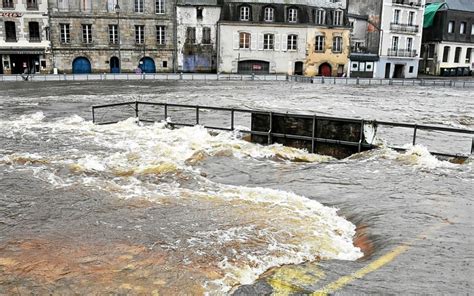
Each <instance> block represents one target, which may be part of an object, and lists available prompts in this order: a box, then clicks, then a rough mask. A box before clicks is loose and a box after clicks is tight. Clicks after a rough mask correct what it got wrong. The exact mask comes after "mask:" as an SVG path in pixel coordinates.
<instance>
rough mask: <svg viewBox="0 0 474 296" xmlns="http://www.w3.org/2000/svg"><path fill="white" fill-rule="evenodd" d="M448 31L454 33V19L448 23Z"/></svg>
mask: <svg viewBox="0 0 474 296" xmlns="http://www.w3.org/2000/svg"><path fill="white" fill-rule="evenodd" d="M448 33H454V21H449V23H448Z"/></svg>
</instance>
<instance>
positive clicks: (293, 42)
mask: <svg viewBox="0 0 474 296" xmlns="http://www.w3.org/2000/svg"><path fill="white" fill-rule="evenodd" d="M287 48H288V50H297V49H298V35H294V34H292V35H288V42H287Z"/></svg>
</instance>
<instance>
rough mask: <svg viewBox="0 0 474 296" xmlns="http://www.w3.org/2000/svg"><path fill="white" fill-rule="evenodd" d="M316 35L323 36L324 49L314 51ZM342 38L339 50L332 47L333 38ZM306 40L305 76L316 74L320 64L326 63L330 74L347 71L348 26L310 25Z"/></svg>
mask: <svg viewBox="0 0 474 296" xmlns="http://www.w3.org/2000/svg"><path fill="white" fill-rule="evenodd" d="M316 36H324V40H325V41H324V49H323V50H322V51H316V50H315V46H316ZM336 36H338V37H341V38H342V45H341V51H340V52H337V51H335V50H334V48H333V38H334V37H336ZM306 40H308V42H307V45H306V49H307V56H306V60H305V64H304V69H305V75H306V76H318V75H322V73H320V70H321V65H323V64H325V63H327V64H329V66H330V67H331V76H341V75H343V73H346V72H347V65H348V59H349V53H350V29H348V28H323V27H310V28H308V29H307V38H306Z"/></svg>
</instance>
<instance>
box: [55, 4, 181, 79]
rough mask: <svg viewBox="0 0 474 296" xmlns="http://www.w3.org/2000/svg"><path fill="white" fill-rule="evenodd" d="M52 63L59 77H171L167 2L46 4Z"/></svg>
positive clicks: (171, 41) (172, 41)
mask: <svg viewBox="0 0 474 296" xmlns="http://www.w3.org/2000/svg"><path fill="white" fill-rule="evenodd" d="M49 6H50V26H51V45H52V62H53V68H55V69H56V70H55V72H56V71H58V72H60V73H119V72H145V73H154V72H171V71H173V70H174V65H175V55H174V48H175V46H174V44H175V36H174V21H173V20H174V14H175V11H174V8H175V7H174V2H173V1H171V0H101V1H96V0H81V1H74V0H49Z"/></svg>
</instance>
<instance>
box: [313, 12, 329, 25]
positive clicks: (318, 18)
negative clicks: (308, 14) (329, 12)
mask: <svg viewBox="0 0 474 296" xmlns="http://www.w3.org/2000/svg"><path fill="white" fill-rule="evenodd" d="M314 21H315V23H316V24H317V25H325V24H326V11H325V10H324V9H318V10H316V14H315V16H314Z"/></svg>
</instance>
